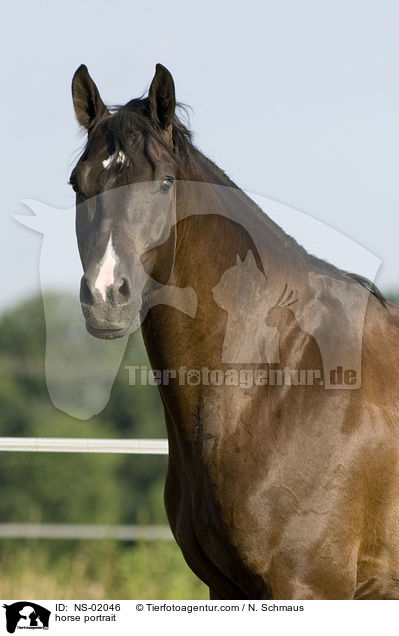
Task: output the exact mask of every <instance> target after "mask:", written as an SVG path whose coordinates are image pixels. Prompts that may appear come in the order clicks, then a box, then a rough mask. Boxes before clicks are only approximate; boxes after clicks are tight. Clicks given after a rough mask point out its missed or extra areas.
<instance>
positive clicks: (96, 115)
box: [72, 64, 108, 130]
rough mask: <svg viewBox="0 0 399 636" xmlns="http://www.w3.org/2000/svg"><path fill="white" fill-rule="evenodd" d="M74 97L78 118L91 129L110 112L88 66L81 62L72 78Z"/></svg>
mask: <svg viewBox="0 0 399 636" xmlns="http://www.w3.org/2000/svg"><path fill="white" fill-rule="evenodd" d="M72 99H73V106H74V109H75V114H76V119H77V120H78V122H79V124H80V125H81V126H84V127H85V128H86V129H87V130H90V129H91V128H92V127H93V126H94V124H96V123H97V122H98V121H99V120H100V119H101V117H102V116H103V115H104V113H106V112H108V111H107V107H106V106H105V104H104V102H103V100H102V99H101V97H100V93H99V92H98V88H97V86H96V85H95V83H94V82H93V80H92V79H91V77H90V75H89V71H88V70H87V66H85V65H84V64H81V65H80V66H79V68H78V69H77V71H76V72H75V75H74V76H73V79H72Z"/></svg>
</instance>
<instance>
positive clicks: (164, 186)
mask: <svg viewBox="0 0 399 636" xmlns="http://www.w3.org/2000/svg"><path fill="white" fill-rule="evenodd" d="M173 182H174V178H173V177H165V178H164V179H162V181H161V192H163V193H164V194H166V193H167V192H169V190H170V189H171V187H172V185H173Z"/></svg>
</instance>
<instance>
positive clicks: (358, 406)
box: [71, 65, 399, 599]
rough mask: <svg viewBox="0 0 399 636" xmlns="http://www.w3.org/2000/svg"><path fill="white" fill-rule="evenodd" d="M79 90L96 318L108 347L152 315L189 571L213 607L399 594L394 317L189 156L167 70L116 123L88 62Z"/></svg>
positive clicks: (367, 287)
mask: <svg viewBox="0 0 399 636" xmlns="http://www.w3.org/2000/svg"><path fill="white" fill-rule="evenodd" d="M72 91H73V101H74V107H75V112H76V116H77V119H78V121H79V123H80V124H81V125H82V126H84V127H85V128H86V129H87V131H88V139H87V145H86V148H85V150H84V153H83V155H82V156H81V158H80V159H79V161H78V163H77V165H76V167H75V169H74V170H73V173H72V175H71V183H72V185H73V187H74V189H75V190H76V193H77V237H78V243H79V250H80V255H81V260H82V264H83V269H84V276H83V278H82V286H81V303H82V309H83V313H84V316H85V318H86V322H87V328H88V329H89V331H90V332H91V333H92V334H93V335H95V336H97V337H100V338H115V337H121V336H124V335H126V334H127V333H129V331H130V330H131V328H132V323H133V321H134V319H135V318H136V316H137V314H138V312H139V311H141V316H142V321H143V322H142V331H143V336H144V340H145V343H146V347H147V351H148V355H149V358H150V361H151V364H152V366H153V368H154V369H158V370H164V369H169V370H171V374H170V375H171V378H172V379H171V380H170V382H169V383H166V382H165V383H164V384H160V386H159V389H160V393H161V397H162V400H163V404H164V407H165V418H166V425H167V431H168V438H169V467H168V475H167V481H166V489H165V501H166V509H167V514H168V517H169V521H170V525H171V528H172V531H173V533H174V536H175V538H176V541H177V543H178V544H179V546H180V548H181V550H182V552H183V555H184V557H185V559H186V561H187V563H188V564H189V566H190V567H191V568H192V569H193V570H194V572H195V573H196V574H197V575H198V576H199V577H200V578H201V579H202V580H203V581H204V582H205V583H206V584H207V585H208V586H209V588H210V591H211V597H212V598H220V599H254V598H255V599H271V598H274V599H277V598H280V599H298V598H303V599H305V598H306V599H311V598H317V599H338V598H342V599H351V598H399V417H398V416H399V409H398V400H399V373H398V371H399V369H398V367H399V310H398V309H397V308H396V307H395V306H393V305H391V304H390V303H386V302H385V301H384V299H383V298H382V297H381V295H380V294H379V292H378V290H377V289H376V288H375V287H374V286H373V285H371V284H370V283H368V282H367V281H366V280H365V279H363V278H361V277H359V276H352V275H349V274H347V273H345V272H343V271H340V270H338V269H336V268H334V267H333V266H331V265H328V264H327V263H324V262H323V261H320V260H319V259H316V258H314V257H312V256H310V255H308V254H307V253H306V252H305V250H303V249H302V248H301V247H300V246H299V245H297V244H296V243H295V241H293V240H292V239H290V238H289V237H288V236H287V235H286V234H285V233H284V232H283V231H282V230H281V229H280V228H278V227H277V226H276V225H275V224H274V223H273V222H272V221H271V220H270V219H269V218H268V217H267V216H266V215H265V214H264V213H263V212H262V211H261V210H259V208H257V206H256V205H255V204H254V203H253V202H252V201H251V200H250V199H249V198H248V197H247V196H246V195H245V194H244V193H243V192H242V191H241V190H239V189H238V188H237V187H236V186H235V185H234V184H233V183H232V182H231V181H230V180H229V179H228V178H227V177H226V175H225V174H224V173H223V172H222V171H221V170H220V169H219V168H217V167H216V166H215V165H214V164H213V163H212V162H211V161H209V160H208V159H207V158H206V157H204V155H202V154H201V153H200V152H199V151H198V150H196V149H195V147H194V146H193V145H192V142H191V139H190V134H189V132H188V131H187V129H186V128H185V127H184V125H183V124H182V123H181V121H180V120H179V119H178V118H177V116H176V113H175V110H176V102H175V91H174V84H173V79H172V77H171V75H170V73H169V72H168V71H167V70H166V69H165V68H164V67H162V66H161V65H157V69H156V73H155V76H154V79H153V81H152V84H151V87H150V90H149V95H148V97H147V98H143V99H135V100H132V101H131V102H129V103H127V104H126V105H125V106H123V107H120V108H117V109H113V110H111V111H110V110H108V109H107V108H106V106H105V105H104V103H103V101H102V99H101V97H100V95H99V92H98V90H97V87H96V85H95V84H94V82H93V80H92V79H91V77H90V76H89V74H88V71H87V68H86V67H85V66H81V67H80V68H79V69H78V70H77V71H76V73H75V76H74V79H73V85H72ZM233 140H234V132H232V142H233ZM236 267H238V269H235V268H236ZM229 270H230V271H229ZM228 271H229V274H228V275H225V274H226V272H228ZM221 281H222V282H221ZM229 285H231V288H229ZM215 288H217V293H216V294H214V293H213V290H214V289H215ZM284 290H294V293H295V298H294V296H291V297H290V298H286V299H285V302H287V303H290V301H291V300H295V301H296V302H295V303H294V304H289V306H288V305H287V307H283V308H281V307H280V309H279V310H278V309H276V307H277V308H278V307H279V304H281V300H280V299H281V298H282V294H283V293H284ZM157 294H158V296H157ZM179 294H180V301H181V302H177V301H176V298H177V296H179ZM186 295H187V303H186V304H185V302H183V301H184V299H185V298H186ZM193 296H194V297H195V302H194V303H193V302H192V301H193ZM226 297H228V302H227V301H226ZM157 298H158V301H157V300H156V299H157ZM154 299H155V300H154ZM182 299H183V300H182ZM220 299H221V300H220ZM219 301H220V302H219ZM182 307H183V308H184V307H186V310H183V311H181V310H180V309H181V308H182ZM226 308H228V310H227V309H226ZM273 308H275V309H274V310H273ZM248 321H249V322H248ZM227 325H228V331H229V334H228V342H229V346H228V347H227V348H226V346H224V344H225V339H226V328H227ZM248 325H250V329H245V328H241V327H245V326H248ZM287 329H289V330H290V337H286V333H287ZM251 334H252V337H251ZM235 338H236V339H238V340H240V342H239V343H238V344H239V346H237V348H236V349H235V348H234V346H233V345H234V342H235ZM255 341H256V342H255ZM254 343H255V344H256V347H255V346H254ZM258 345H259V346H258ZM226 349H228V353H226ZM246 351H247V352H248V356H247V358H246V359H245V352H246ZM237 352H238V353H237ZM262 352H263V353H262ZM255 354H256V357H255ZM261 355H264V357H263V358H261V359H260V358H259V356H261ZM321 357H322V364H321ZM243 360H244V361H243ZM262 360H264V362H262ZM280 363H281V364H282V365H284V367H287V369H288V370H287V369H285V370H284V371H283V370H280V375H278V374H276V369H277V368H278V367H279V364H280ZM321 366H323V372H322V375H321V377H320V373H314V374H313V375H311V379H310V380H309V381H308V382H306V383H302V382H301V383H298V382H291V381H290V370H297V371H298V370H299V371H300V370H301V369H302V370H303V369H305V370H306V371H307V372H308V371H309V370H312V369H315V371H317V370H319V371H320V367H321ZM174 375H175V376H176V377H174ZM243 377H244V378H245V382H242V378H243ZM248 378H252V380H251V381H248Z"/></svg>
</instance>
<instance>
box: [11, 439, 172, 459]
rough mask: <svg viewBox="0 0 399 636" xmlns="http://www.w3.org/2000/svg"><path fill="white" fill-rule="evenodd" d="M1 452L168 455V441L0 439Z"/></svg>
mask: <svg viewBox="0 0 399 636" xmlns="http://www.w3.org/2000/svg"><path fill="white" fill-rule="evenodd" d="M0 451H18V452H24V453H27V452H28V453H29V452H30V453H33V452H36V453H37V452H40V453H134V454H139V455H167V454H168V440H167V439H84V438H80V437H76V438H74V437H0Z"/></svg>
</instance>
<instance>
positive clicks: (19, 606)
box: [0, 600, 399, 636]
mask: <svg viewBox="0 0 399 636" xmlns="http://www.w3.org/2000/svg"><path fill="white" fill-rule="evenodd" d="M1 605H2V608H1V609H2V616H1V619H0V634H7V633H9V634H17V635H18V634H20V635H22V633H25V634H26V633H28V634H29V630H35V631H36V632H39V633H40V632H41V631H43V632H45V633H46V634H47V633H49V634H50V633H51V634H77V635H79V634H82V635H83V634H85V635H87V636H89V635H90V634H107V635H108V634H109V635H115V636H116V635H118V636H125V635H128V634H129V635H130V634H135V633H140V634H142V633H150V634H155V633H159V634H162V633H164V632H165V630H167V631H169V630H172V629H173V633H174V634H187V633H189V634H190V636H193V635H196V634H201V635H203V633H204V632H203V630H204V628H206V629H212V630H215V631H216V630H219V629H224V630H225V629H228V630H229V634H242V633H245V630H248V629H257V628H260V629H264V630H268V633H272V634H273V636H274V635H275V634H285V633H287V632H288V630H294V633H295V634H296V635H298V634H304V635H305V634H306V635H308V634H320V633H321V632H322V633H323V634H334V635H335V634H336V633H337V630H340V631H341V633H344V634H347V633H349V630H350V629H352V628H353V629H356V631H359V629H361V630H362V636H364V635H365V634H375V633H376V632H378V631H380V630H381V629H384V628H386V629H387V630H388V629H391V627H392V625H395V624H396V621H397V613H398V610H399V606H398V605H397V601H392V602H390V603H386V602H383V601H360V602H358V601H357V602H356V601H143V600H137V601H134V600H133V601H87V600H85V601H28V600H23V601H15V600H14V601H2V602H1ZM390 626H391V627H390ZM20 630H26V631H24V632H21V631H20ZM290 633H292V632H291V631H290Z"/></svg>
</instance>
